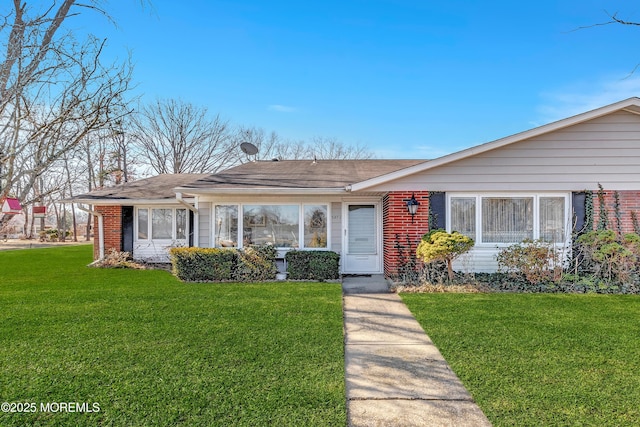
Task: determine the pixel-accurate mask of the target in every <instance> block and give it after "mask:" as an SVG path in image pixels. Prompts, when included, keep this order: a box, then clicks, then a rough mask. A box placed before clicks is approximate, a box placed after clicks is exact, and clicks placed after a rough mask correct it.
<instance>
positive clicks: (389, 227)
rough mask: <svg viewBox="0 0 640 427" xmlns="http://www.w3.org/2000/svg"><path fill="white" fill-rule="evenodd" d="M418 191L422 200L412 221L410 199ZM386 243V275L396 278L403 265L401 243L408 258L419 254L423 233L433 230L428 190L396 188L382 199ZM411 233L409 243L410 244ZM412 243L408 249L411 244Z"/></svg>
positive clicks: (384, 249)
mask: <svg viewBox="0 0 640 427" xmlns="http://www.w3.org/2000/svg"><path fill="white" fill-rule="evenodd" d="M412 194H415V197H416V200H418V202H420V206H418V212H417V213H416V215H415V216H414V218H413V223H412V222H411V215H409V212H408V211H407V200H409V199H411V195H412ZM382 223H383V226H382V244H383V253H384V274H385V276H387V277H393V276H394V275H396V274H397V271H398V267H399V265H400V261H401V260H400V259H399V253H398V252H399V251H398V248H397V244H398V242H399V243H400V244H401V245H402V246H404V247H406V249H405V250H404V253H405V258H406V257H408V256H412V257H415V251H416V247H417V246H418V243H419V242H420V239H421V238H422V236H423V235H424V234H425V233H427V232H428V231H429V193H428V192H427V191H416V192H413V191H393V192H390V193H387V195H385V196H384V198H383V201H382ZM407 236H408V237H409V239H408V240H409V243H407ZM408 245H409V246H410V248H408V247H407V246H408Z"/></svg>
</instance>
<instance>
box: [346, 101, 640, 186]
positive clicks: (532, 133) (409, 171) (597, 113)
mask: <svg viewBox="0 0 640 427" xmlns="http://www.w3.org/2000/svg"><path fill="white" fill-rule="evenodd" d="M631 107H635V109H633V108H631ZM619 110H624V111H627V112H630V113H633V114H638V115H640V98H637V97H633V98H628V99H625V100H623V101H619V102H616V103H614V104H610V105H607V106H604V107H601V108H597V109H595V110H591V111H587V112H586V113H582V114H578V115H575V116H571V117H568V118H566V119H562V120H558V121H555V122H552V123H549V124H546V125H543V126H539V127H537V128H534V129H529V130H527V131H524V132H520V133H516V134H514V135H511V136H507V137H505V138H500V139H497V140H495V141H491V142H487V143H484V144H481V145H476V146H475V147H471V148H467V149H465V150H461V151H457V152H455V153H452V154H448V155H446V156H442V157H439V158H437V159H434V160H431V161H428V162H425V163H421V164H418V165H415V166H411V167H408V168H406V169H402V170H399V171H396V172H391V173H389V174H386V175H382V176H379V177H376V178H372V179H368V180H365V181H361V182H358V183H355V184H353V185H351V191H353V192H356V191H362V190H366V189H368V188H371V187H375V186H377V185H380V184H384V183H386V182H389V181H393V180H396V179H400V178H404V177H406V176H409V175H413V174H414V173H419V172H424V171H427V170H429V169H433V168H435V167H438V166H442V165H445V164H448V163H452V162H455V161H458V160H462V159H465V158H467V157H471V156H475V155H477V154H481V153H485V152H487V151H491V150H495V149H496V148H500V147H504V146H506V145H509V144H513V143H514V142H518V141H523V140H525V139H529V138H533V137H536V136H539V135H543V134H545V133H549V132H554V131H557V130H560V129H563V128H566V127H569V126H573V125H576V124H578V123H582V122H586V121H588V120H593V119H595V118H597V117H601V116H605V115H607V114H611V113H613V112H615V111H619Z"/></svg>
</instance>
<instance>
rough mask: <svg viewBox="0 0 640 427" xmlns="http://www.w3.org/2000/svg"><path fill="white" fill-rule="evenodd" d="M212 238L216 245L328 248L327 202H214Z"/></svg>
mask: <svg viewBox="0 0 640 427" xmlns="http://www.w3.org/2000/svg"><path fill="white" fill-rule="evenodd" d="M213 211H214V216H213V240H214V242H215V246H216V247H236V248H237V247H246V246H250V245H265V244H269V245H273V246H275V247H277V248H282V249H287V248H292V249H294V248H295V249H300V248H305V249H327V248H328V247H329V245H330V242H329V240H330V239H329V206H328V205H326V204H291V205H276V204H270V205H254V204H250V205H242V204H239V205H215V206H214V208H213Z"/></svg>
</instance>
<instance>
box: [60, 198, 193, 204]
mask: <svg viewBox="0 0 640 427" xmlns="http://www.w3.org/2000/svg"><path fill="white" fill-rule="evenodd" d="M183 200H184V201H186V202H191V203H193V202H194V201H195V199H194V198H193V197H185V198H183ZM64 202H66V203H81V204H85V205H99V206H111V205H113V206H131V205H170V204H179V202H178V201H177V200H176V199H175V198H162V199H115V198H109V199H106V198H105V199H68V200H64Z"/></svg>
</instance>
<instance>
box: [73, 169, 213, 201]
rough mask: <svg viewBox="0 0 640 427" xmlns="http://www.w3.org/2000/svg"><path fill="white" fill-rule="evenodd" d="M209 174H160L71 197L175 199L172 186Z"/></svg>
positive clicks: (85, 199) (95, 198)
mask: <svg viewBox="0 0 640 427" xmlns="http://www.w3.org/2000/svg"><path fill="white" fill-rule="evenodd" d="M209 175H210V174H202V173H186V174H162V175H158V176H154V177H151V178H145V179H140V180H137V181H131V182H126V183H124V184H120V185H116V186H114V187H108V188H101V189H98V190H94V191H92V192H90V193H87V194H82V195H79V196H75V197H73V199H72V200H75V201H87V202H89V201H91V200H96V201H97V200H101V201H105V200H112V201H118V200H163V199H175V198H176V192H175V191H173V189H174V188H176V187H179V186H181V185H185V184H187V183H189V182H192V181H196V180H198V179H201V178H204V177H206V176H209Z"/></svg>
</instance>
